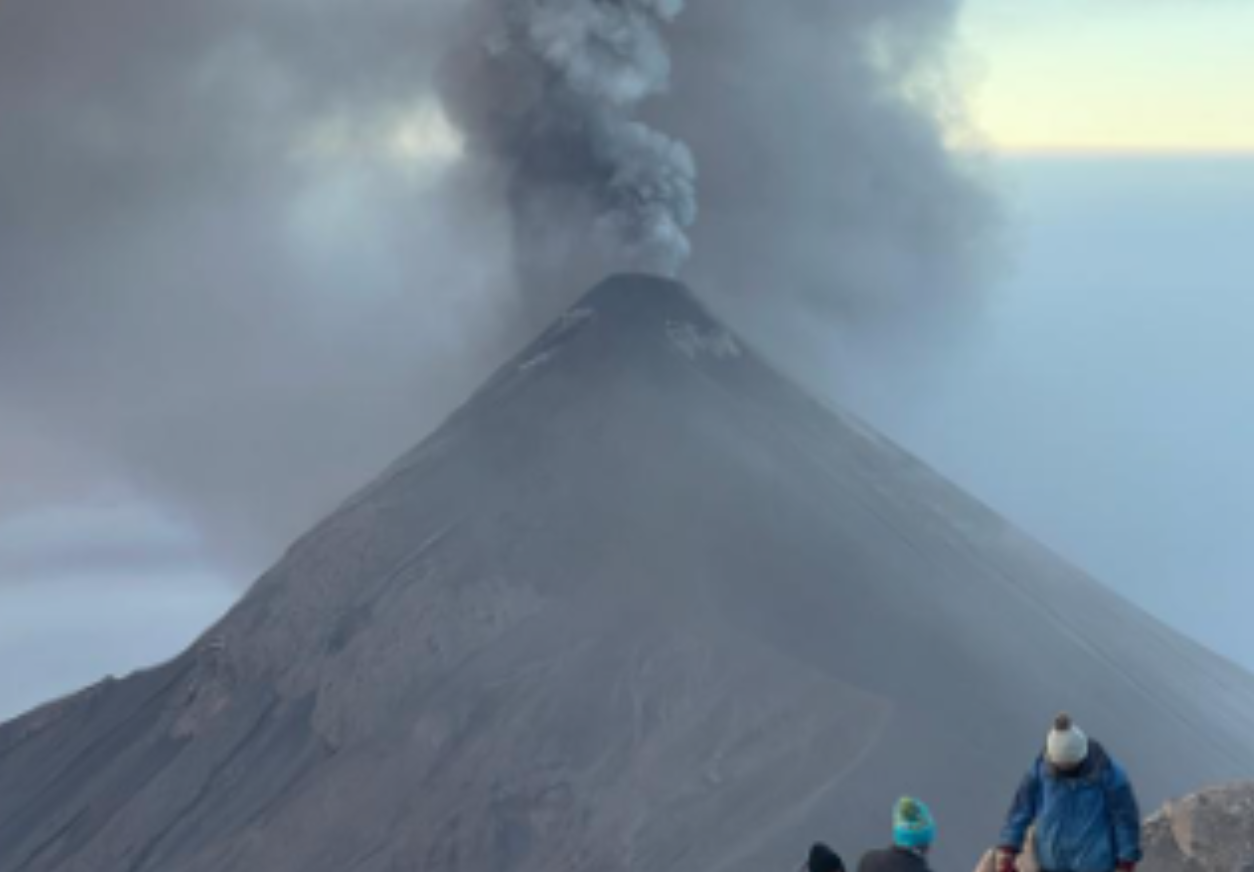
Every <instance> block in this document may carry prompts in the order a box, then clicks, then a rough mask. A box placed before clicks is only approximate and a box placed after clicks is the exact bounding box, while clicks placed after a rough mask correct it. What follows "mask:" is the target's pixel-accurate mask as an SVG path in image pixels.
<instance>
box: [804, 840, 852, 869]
mask: <svg viewBox="0 0 1254 872" xmlns="http://www.w3.org/2000/svg"><path fill="white" fill-rule="evenodd" d="M806 869H808V870H809V872H845V861H844V860H842V859H840V855H839V854H837V853H836V852H835V851H833V850H832V849H831V848H829V847H827V845H825V844H823V843H822V842H815V843H814V846H813V847H812V848H810V859H809V860H807V861H806Z"/></svg>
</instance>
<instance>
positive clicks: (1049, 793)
mask: <svg viewBox="0 0 1254 872" xmlns="http://www.w3.org/2000/svg"><path fill="white" fill-rule="evenodd" d="M1033 826H1035V828H1036V829H1035V845H1036V855H1037V860H1038V861H1039V863H1040V868H1041V870H1042V872H1115V870H1119V872H1133V870H1135V868H1136V864H1137V863H1139V862H1140V861H1141V812H1140V809H1138V808H1137V802H1136V795H1135V794H1134V793H1133V791H1132V784H1131V782H1129V781H1128V775H1127V773H1126V772H1124V770H1123V767H1122V766H1120V765H1119V764H1118V763H1116V762H1115V760H1114V758H1112V757H1111V756H1110V755H1109V754H1108V753H1106V750H1105V749H1104V748H1103V747H1102V746H1101V745H1100V744H1099V743H1097V742H1095V741H1090V740H1089V739H1088V737H1087V736H1085V735H1084V732H1083V731H1082V730H1081V729H1080V728H1079V727H1078V726H1076V725H1075V724H1074V723H1073V722H1072V720H1071V718H1070V717H1069V716H1068V715H1065V714H1063V715H1059V716H1058V717H1057V718H1056V719H1055V720H1054V727H1053V729H1052V730H1050V732H1049V736H1048V737H1047V739H1046V742H1045V751H1044V752H1043V753H1042V754H1041V755H1040V756H1039V757H1038V758H1037V760H1036V762H1035V763H1033V764H1032V768H1031V769H1029V770H1028V773H1027V775H1025V776H1024V778H1023V781H1022V783H1021V784H1020V785H1019V790H1018V792H1017V793H1016V794H1015V798H1014V804H1013V805H1012V806H1011V809H1010V814H1009V815H1008V816H1007V818H1006V825H1005V827H1004V828H1003V829H1002V833H1001V839H1000V841H999V845H1000V848H999V851H998V863H997V869H998V872H1014V870H1015V868H1016V867H1015V861H1016V859H1017V858H1018V855H1019V853H1020V852H1021V851H1022V850H1023V844H1024V841H1025V840H1026V838H1027V835H1028V830H1029V829H1031V828H1032V827H1033Z"/></svg>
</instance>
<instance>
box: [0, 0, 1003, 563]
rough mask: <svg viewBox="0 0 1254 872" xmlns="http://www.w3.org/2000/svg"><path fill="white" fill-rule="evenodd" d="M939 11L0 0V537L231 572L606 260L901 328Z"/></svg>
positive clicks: (973, 193) (928, 260)
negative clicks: (122, 537)
mask: <svg viewBox="0 0 1254 872" xmlns="http://www.w3.org/2000/svg"><path fill="white" fill-rule="evenodd" d="M958 7H959V3H958V2H957V0H771V2H769V3H768V2H763V0H689V2H688V4H687V8H684V4H683V3H682V2H680V0H616V2H611V0H469V2H467V0H351V2H350V0H304V2H299V3H294V2H291V0H218V2H215V3H213V4H169V3H166V4H153V3H151V2H148V0H100V2H95V3H90V4H83V3H75V2H72V0H12V2H6V3H4V4H0V117H2V118H4V123H3V125H2V126H0V480H3V481H4V483H5V487H4V488H0V520H3V518H4V517H5V514H6V513H8V514H9V515H10V516H11V515H12V514H14V513H23V512H26V511H28V510H29V509H30V508H31V507H32V506H34V505H37V504H41V503H43V504H47V503H64V502H74V501H76V500H80V499H83V498H84V496H85V495H88V494H92V493H96V492H98V491H99V490H100V489H101V488H105V487H109V488H124V489H126V490H127V491H129V492H137V493H139V494H140V495H141V496H143V497H145V498H146V499H148V500H150V501H155V502H158V503H160V504H161V505H162V506H164V507H165V508H166V509H168V510H169V511H170V512H172V513H174V514H176V515H179V516H181V517H182V518H183V519H184V520H186V521H188V522H190V523H191V524H193V525H194V526H195V527H196V528H197V529H199V530H200V531H202V533H203V534H204V536H205V537H206V539H207V540H208V542H207V544H208V546H209V548H210V550H211V551H212V552H213V553H215V554H221V555H225V556H231V557H236V558H238V560H239V564H238V566H239V567H240V569H239V573H240V577H241V580H244V579H245V578H246V575H247V574H246V571H245V569H244V568H245V567H246V568H248V569H251V568H256V567H257V566H259V565H260V564H261V563H262V562H264V561H265V560H267V559H270V558H271V557H272V556H273V555H274V554H275V553H276V552H277V550H278V549H279V548H281V547H282V546H283V545H284V544H285V543H286V542H287V541H289V540H290V539H291V537H293V536H294V535H295V534H297V533H299V532H300V531H301V530H302V529H303V528H304V527H306V526H307V525H308V524H309V523H311V522H312V521H313V520H315V519H316V518H317V517H318V516H320V515H321V514H324V513H325V512H326V511H327V510H329V509H330V508H331V507H332V506H333V505H334V503H335V501H336V500H337V499H339V498H341V497H342V496H343V495H344V494H345V493H347V492H348V491H350V490H351V489H352V488H353V487H355V486H357V485H358V484H360V483H361V482H362V481H364V480H366V479H367V478H369V476H370V475H371V474H373V473H374V472H375V471H376V470H378V469H379V468H381V467H382V466H383V465H384V464H386V463H387V462H388V461H389V460H390V459H391V458H392V457H393V456H394V455H396V454H397V453H399V452H400V451H402V450H404V449H405V448H406V447H408V446H409V445H410V444H412V443H413V442H415V441H417V440H418V439H419V438H421V436H422V435H423V433H424V432H425V431H426V430H428V429H429V428H430V427H431V426H433V425H434V424H435V423H437V422H438V421H439V419H440V417H441V416H442V415H444V414H445V413H447V411H449V410H450V408H451V407H452V406H453V405H455V404H456V403H457V402H458V401H459V400H460V399H461V398H462V397H464V396H465V394H466V392H468V391H469V389H470V388H471V387H473V385H474V384H475V383H476V382H477V381H478V380H480V379H481V378H482V377H484V376H485V375H486V374H487V373H488V372H489V371H490V370H491V368H492V367H493V366H495V365H497V364H498V363H499V362H500V361H502V360H503V359H505V358H506V357H507V356H508V355H509V354H510V353H512V352H513V351H514V350H515V349H516V348H517V347H518V345H519V343H521V342H522V341H523V340H525V339H526V338H527V337H528V336H529V335H530V334H531V333H532V332H533V330H534V328H535V326H536V325H537V324H542V323H544V322H547V321H548V320H549V319H550V318H552V317H553V316H554V314H555V313H556V312H557V310H558V308H559V307H560V306H562V305H564V304H566V303H568V302H570V300H571V297H572V295H574V294H576V293H578V292H580V291H581V290H583V289H585V288H586V287H588V285H589V284H590V283H592V282H594V281H595V280H597V279H598V278H600V277H601V276H603V275H604V274H605V273H607V272H610V271H613V270H617V269H623V268H633V269H645V270H651V271H656V272H663V273H671V272H675V271H676V270H679V269H680V267H681V265H682V266H683V275H684V276H685V277H686V278H688V279H689V280H691V282H692V284H693V285H694V286H695V287H696V288H697V289H698V290H699V291H701V292H703V293H705V294H706V296H707V297H709V298H710V299H711V301H712V302H714V303H715V304H716V305H718V306H720V307H723V308H724V309H725V310H726V311H727V312H729V313H731V314H732V315H733V316H734V317H735V318H736V320H737V326H738V327H739V328H740V329H741V330H742V331H744V332H747V333H750V334H752V335H751V338H755V339H758V340H759V342H765V343H766V344H768V345H770V344H772V343H774V345H775V347H790V348H794V349H796V348H803V347H806V343H804V342H797V341H794V340H795V339H797V337H802V336H805V335H806V334H805V333H804V332H803V331H804V330H808V331H810V334H809V335H811V336H813V337H814V344H822V343H828V344H830V343H831V331H832V330H836V331H843V332H844V335H845V336H846V337H854V336H860V335H868V334H867V333H866V332H865V330H864V328H866V327H867V325H870V324H872V323H896V322H901V321H903V320H904V321H910V320H915V319H922V320H928V319H930V317H931V315H930V314H928V313H931V312H933V311H936V310H939V309H943V308H947V307H949V306H950V305H951V304H952V303H953V301H955V300H957V299H961V297H962V296H963V295H964V294H965V293H966V291H967V290H968V289H969V288H971V287H973V286H974V285H976V284H977V283H978V279H979V272H980V269H979V268H980V262H981V256H982V255H981V252H982V250H983V243H982V239H983V236H984V233H985V230H986V228H987V227H988V226H989V223H990V217H991V210H990V209H989V203H988V199H987V198H986V197H985V196H984V194H983V192H982V190H981V189H980V187H979V185H977V184H975V183H973V182H972V180H971V178H970V176H969V175H968V174H967V173H966V171H965V170H964V169H963V168H962V167H961V166H960V165H959V163H958V162H957V161H956V160H955V159H954V158H953V156H952V155H951V154H950V153H949V152H948V151H947V150H946V148H945V147H944V137H945V129H944V125H943V123H942V118H943V116H945V115H946V114H947V113H948V111H949V109H950V107H951V105H952V104H951V102H950V99H949V98H950V94H949V91H948V88H947V86H946V84H945V82H946V61H947V58H946V52H947V47H948V45H949V35H950V31H951V29H952V26H953V23H954V19H955V17H956V15H957V12H958ZM668 46H669V50H668ZM694 158H695V160H694ZM697 167H699V168H700V192H701V217H700V220H699V221H695V223H694V220H695V218H696V215H697V206H696V190H697V176H696V168H697ZM690 255H691V256H690ZM685 260H686V264H685ZM815 325H822V326H823V331H822V332H820V331H818V330H817V329H816V327H815ZM0 575H2V573H0Z"/></svg>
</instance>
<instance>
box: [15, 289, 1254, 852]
mask: <svg viewBox="0 0 1254 872" xmlns="http://www.w3.org/2000/svg"><path fill="white" fill-rule="evenodd" d="M1062 708H1066V709H1070V710H1071V711H1074V712H1075V713H1076V714H1077V715H1078V716H1079V717H1081V718H1082V719H1083V721H1084V723H1085V725H1086V726H1088V727H1091V729H1092V731H1093V732H1094V733H1095V734H1096V735H1097V736H1098V737H1100V738H1105V739H1107V740H1108V741H1109V742H1110V743H1111V745H1112V746H1113V748H1114V750H1115V751H1116V752H1117V753H1118V754H1119V756H1120V757H1121V759H1122V760H1123V762H1125V763H1126V764H1127V766H1128V768H1129V769H1130V770H1131V772H1132V774H1133V777H1134V779H1135V781H1136V783H1137V786H1138V789H1139V790H1140V792H1141V798H1142V801H1143V803H1144V804H1145V806H1146V807H1147V808H1150V807H1154V806H1156V805H1157V804H1159V803H1160V802H1161V801H1162V800H1164V799H1166V798H1167V797H1168V796H1171V795H1176V794H1180V793H1185V792H1188V791H1189V790H1191V789H1193V788H1195V787H1196V786H1198V785H1200V784H1203V783H1208V782H1215V781H1225V780H1231V779H1234V778H1238V777H1242V776H1252V775H1254V743H1252V742H1251V741H1250V736H1251V735H1254V679H1252V678H1251V677H1250V676H1249V675H1247V674H1246V673H1244V672H1242V671H1240V670H1239V669H1237V668H1236V667H1235V666H1232V665H1230V664H1229V663H1227V662H1226V661H1223V660H1221V659H1220V658H1218V657H1215V656H1213V655H1211V654H1210V653H1208V652H1207V651H1205V650H1203V649H1202V648H1200V647H1198V646H1196V645H1194V644H1192V643H1191V642H1189V641H1187V640H1186V639H1184V638H1182V637H1180V636H1178V635H1176V634H1175V633H1173V632H1172V631H1170V630H1168V629H1166V628H1165V627H1163V626H1162V625H1160V624H1158V623H1156V622H1155V621H1153V620H1152V619H1150V618H1149V617H1147V616H1146V615H1145V614H1143V613H1142V612H1140V611H1139V610H1137V609H1136V608H1134V607H1132V606H1131V605H1129V604H1127V603H1126V602H1124V601H1122V600H1120V599H1119V598H1117V597H1116V596H1114V595H1113V594H1111V593H1109V592H1107V591H1106V590H1105V589H1103V588H1102V587H1100V586H1099V585H1097V584H1096V583H1094V582H1093V581H1091V580H1090V579H1088V578H1087V577H1085V576H1084V575H1083V574H1081V573H1079V572H1078V571H1076V570H1075V569H1073V568H1071V567H1070V566H1068V565H1067V564H1065V563H1064V562H1062V561H1061V560H1059V559H1058V558H1056V557H1055V556H1053V555H1052V554H1050V553H1049V552H1047V551H1046V550H1045V549H1043V548H1042V547H1041V546H1039V545H1037V544H1035V543H1034V542H1032V541H1031V540H1030V539H1028V538H1027V537H1025V536H1023V535H1022V534H1020V533H1018V532H1016V531H1015V530H1014V529H1013V528H1012V527H1011V526H1009V525H1008V524H1007V523H1006V522H1005V521H1003V520H1002V519H1000V518H999V517H997V516H996V515H995V514H994V513H992V512H990V511H989V510H988V509H986V508H984V507H982V506H981V505H979V504H978V503H977V502H975V501H974V500H972V499H971V498H970V497H968V496H966V495H964V494H963V493H962V492H960V491H959V490H957V489H956V488H954V487H953V486H952V485H950V484H948V483H946V482H945V481H943V480H942V479H941V478H939V477H938V476H937V475H935V474H934V473H932V472H930V471H929V470H928V469H926V468H925V467H924V466H922V465H921V464H920V463H918V462H917V461H915V460H914V459H912V458H911V457H909V456H907V455H906V454H904V453H903V452H902V451H900V450H899V449H897V448H895V447H894V446H893V445H892V444H890V443H889V442H888V441H886V440H885V439H884V438H882V437H880V436H879V435H877V434H876V433H874V432H872V431H871V430H869V429H868V428H867V427H865V426H863V425H861V424H860V423H858V422H857V421H855V420H854V419H853V418H851V417H850V416H848V415H845V414H842V413H840V412H839V411H833V410H831V409H829V408H827V407H824V406H822V405H820V404H819V403H817V402H815V401H814V400H812V399H811V398H809V397H808V396H807V395H806V394H805V393H803V392H802V391H800V390H799V389H797V388H796V387H795V386H794V385H792V384H791V383H789V382H788V381H787V380H786V379H784V378H783V377H781V376H780V375H779V374H777V373H776V372H775V371H774V370H772V369H771V368H770V367H769V366H768V365H767V364H765V363H764V362H763V361H762V360H761V359H759V357H758V356H756V355H755V354H754V353H753V351H752V350H751V349H749V348H748V347H746V346H745V344H744V343H743V342H742V341H741V340H739V339H738V338H737V337H736V336H734V335H732V334H731V333H730V332H729V331H727V330H726V329H725V328H724V327H722V326H721V325H720V324H719V323H718V322H717V321H715V320H714V319H713V318H711V317H710V315H709V314H708V313H707V312H706V311H705V310H704V309H703V308H702V307H701V306H700V305H699V304H698V303H697V302H696V301H695V300H694V299H693V298H692V297H691V295H690V294H689V293H688V292H687V291H686V290H685V289H684V288H683V287H682V286H679V285H676V284H674V283H670V282H665V281H661V280H656V279H649V278H641V277H622V278H616V279H612V280H610V281H608V282H606V283H605V284H603V285H602V286H600V287H598V288H597V289H595V290H594V291H592V292H591V293H590V294H589V295H588V296H587V297H585V298H584V299H583V300H582V301H581V302H580V303H579V304H578V305H577V306H576V307H574V308H573V309H571V310H570V311H569V312H567V313H566V314H565V315H564V316H563V317H562V318H561V319H560V320H559V321H558V323H557V324H555V325H554V326H553V327H552V328H551V329H550V330H549V331H548V332H546V333H545V334H544V335H543V336H541V337H540V338H539V339H538V340H537V341H536V342H535V343H534V344H533V345H532V346H531V347H530V348H528V349H527V350H526V351H524V352H523V354H522V355H520V356H519V357H518V358H516V359H515V360H514V361H512V362H511V363H509V364H508V365H506V366H505V367H504V368H502V369H501V370H500V371H499V372H498V373H497V374H496V375H495V376H494V377H493V378H492V379H491V381H490V382H489V383H488V384H487V385H485V386H484V387H483V388H482V389H481V390H480V391H479V392H478V393H477V394H476V395H475V396H474V397H473V398H472V399H471V400H470V401H469V402H468V403H467V404H466V405H465V406H464V407H463V408H462V409H461V410H460V411H458V412H457V413H456V414H454V415H453V416H452V418H450V419H449V420H448V421H447V423H445V424H444V426H443V427H441V428H440V429H439V430H438V431H437V432H435V433H434V434H433V435H432V436H431V437H430V438H428V439H427V440H426V441H425V442H423V443H422V444H421V445H420V446H418V447H417V448H416V449H414V450H413V451H412V452H410V453H409V454H408V455H406V456H405V457H403V458H401V459H400V460H399V461H397V462H396V463H395V464H394V465H393V466H392V467H391V468H389V469H388V470H387V471H386V472H385V473H384V474H383V475H382V476H381V477H379V478H378V479H377V480H376V481H375V482H374V483H372V484H371V485H369V486H368V487H366V488H365V489H364V490H363V491H361V492H360V493H359V494H357V495H356V496H355V497H353V498H352V499H351V500H349V501H348V502H347V503H345V504H344V505H343V506H342V507H341V508H340V509H339V510H338V511H336V512H335V513H334V514H332V515H331V517H329V518H328V519H327V520H325V521H324V522H323V523H321V524H320V525H319V526H317V527H316V528H315V529H314V530H312V531H311V532H310V533H308V534H307V535H306V536H304V537H303V538H302V539H301V540H299V541H298V542H297V543H296V544H295V545H293V546H292V548H291V549H290V550H289V552H288V553H287V555H286V556H285V557H284V558H283V559H282V560H281V561H280V562H279V564H278V565H277V566H275V567H274V568H273V569H272V570H270V571H269V572H268V573H266V574H265V575H264V576H263V577H262V578H261V579H260V580H259V581H257V583H256V584H255V586H254V587H253V588H252V590H251V591H250V592H249V594H248V595H247V596H246V597H245V598H244V599H243V600H242V601H241V602H240V603H239V604H238V605H237V606H236V608H235V609H234V610H233V611H232V612H231V613H230V614H229V615H228V616H227V617H226V618H224V619H223V620H222V621H221V622H220V623H219V624H218V625H217V626H215V627H213V628H212V629H211V630H210V631H209V632H208V633H206V634H205V636H204V637H203V638H202V639H201V640H200V641H199V642H198V643H197V644H196V645H195V646H194V647H193V648H192V649H191V650H189V651H187V652H186V653H185V654H183V655H182V656H180V657H178V658H177V659H175V660H174V661H172V662H170V663H168V664H166V665H163V666H160V667H158V668H156V669H153V670H150V671H147V672H144V673H140V674H137V675H134V676H131V677H129V678H127V679H125V680H121V681H113V680H109V681H106V682H104V683H102V684H100V685H97V686H95V687H93V688H91V689H89V690H87V691H85V692H83V693H81V694H79V695H77V696H74V697H71V698H69V699H67V700H64V701H62V702H59V703H55V704H53V705H51V706H48V707H45V708H43V709H41V710H38V711H35V712H33V713H31V714H29V715H27V716H26V717H24V718H20V719H18V720H16V721H13V722H11V723H9V724H7V725H4V726H3V727H0V870H3V872H71V870H73V872H86V870H91V872H237V870H238V872H263V870H264V872H297V870H300V872H349V870H353V872H392V870H426V872H457V870H475V872H482V870H488V869H491V870H496V872H506V870H509V872H540V870H604V872H613V870H643V872H670V870H681V869H682V870H687V872H691V870H702V872H749V870H760V869H764V868H785V867H789V868H790V867H791V864H794V863H795V862H796V860H797V859H799V858H800V854H801V852H802V850H803V848H804V847H805V845H806V844H808V842H809V841H810V840H812V839H815V838H824V839H827V840H830V841H832V842H833V843H834V844H836V845H837V846H838V847H839V848H840V849H841V850H842V851H843V852H845V853H847V854H856V853H857V852H858V851H861V850H863V849H865V848H869V847H876V846H879V845H880V844H881V843H883V842H885V841H886V839H887V837H888V821H887V816H888V811H889V808H890V806H891V803H892V801H893V800H894V799H895V798H896V797H897V796H898V795H900V794H903V793H912V794H916V795H919V796H922V797H923V798H925V799H927V800H928V801H929V802H930V803H931V804H932V806H933V808H934V810H935V811H936V814H937V817H938V819H939V823H940V844H939V845H938V850H939V855H938V857H937V862H938V867H941V868H943V867H945V866H950V865H953V864H955V863H956V864H958V868H970V867H971V866H973V865H974V862H975V859H976V858H977V857H978V855H979V853H980V851H981V850H982V849H983V848H985V847H987V846H988V845H989V844H990V843H991V841H992V840H993V839H994V838H995V837H996V833H997V831H998V828H999V824H1000V818H1001V814H1002V812H1003V811H1004V808H1005V806H1006V804H1007V803H1008V802H1009V799H1010V793H1011V792H1012V790H1013V788H1014V786H1015V784H1016V782H1017V779H1018V776H1019V774H1020V773H1021V770H1022V768H1023V767H1025V766H1026V764H1027V762H1028V759H1029V757H1030V756H1031V754H1033V753H1034V752H1035V751H1036V750H1037V748H1038V746H1039V743H1040V740H1041V739H1042V737H1043V733H1042V731H1043V729H1044V727H1045V726H1046V725H1047V724H1048V722H1049V719H1050V717H1051V716H1052V715H1053V713H1054V712H1055V711H1056V710H1058V709H1062Z"/></svg>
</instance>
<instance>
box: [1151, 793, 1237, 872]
mask: <svg viewBox="0 0 1254 872" xmlns="http://www.w3.org/2000/svg"><path fill="white" fill-rule="evenodd" d="M1142 872H1254V784H1238V785H1231V786H1228V787H1219V788H1215V789H1213V790H1207V791H1203V792H1202V793H1197V794H1194V795H1192V796H1190V797H1188V798H1187V799H1183V800H1180V801H1179V802H1172V803H1169V804H1168V805H1167V806H1166V807H1165V808H1164V809H1163V810H1162V811H1160V812H1158V813H1157V814H1155V815H1154V816H1153V817H1152V818H1150V819H1149V821H1148V822H1147V823H1146V826H1145V863H1144V865H1143V866H1142Z"/></svg>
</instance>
